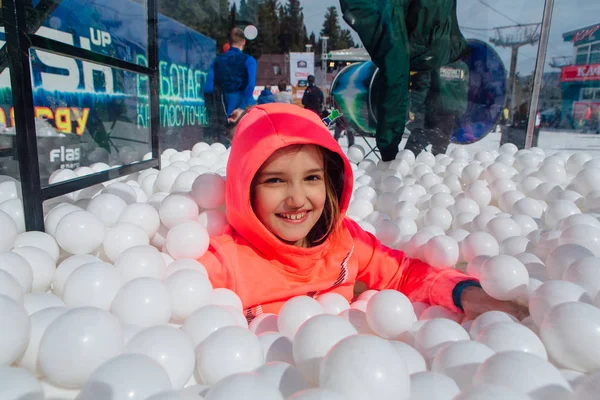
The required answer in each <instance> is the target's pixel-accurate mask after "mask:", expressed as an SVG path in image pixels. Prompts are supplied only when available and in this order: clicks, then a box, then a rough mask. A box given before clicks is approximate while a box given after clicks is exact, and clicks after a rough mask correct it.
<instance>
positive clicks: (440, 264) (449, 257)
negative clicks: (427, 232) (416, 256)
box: [424, 235, 459, 269]
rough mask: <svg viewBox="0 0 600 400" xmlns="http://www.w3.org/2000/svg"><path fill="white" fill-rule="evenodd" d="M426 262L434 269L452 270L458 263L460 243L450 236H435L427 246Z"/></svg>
mask: <svg viewBox="0 0 600 400" xmlns="http://www.w3.org/2000/svg"><path fill="white" fill-rule="evenodd" d="M424 250H425V261H426V262H427V263H428V264H429V265H431V266H432V267H434V268H440V269H441V268H451V267H453V266H454V265H456V263H457V262H458V255H459V250H458V243H457V242H456V240H454V239H453V238H451V237H450V236H444V235H440V236H434V237H432V238H431V239H429V241H428V242H427V243H426V244H425V249H424Z"/></svg>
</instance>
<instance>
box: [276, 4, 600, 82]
mask: <svg viewBox="0 0 600 400" xmlns="http://www.w3.org/2000/svg"><path fill="white" fill-rule="evenodd" d="M280 1H281V0H280ZM300 4H301V5H302V7H303V9H304V22H305V25H306V29H307V31H308V33H309V34H310V32H311V31H314V32H315V34H316V35H317V36H318V35H319V32H320V31H321V26H322V24H323V20H324V16H325V12H326V10H327V8H328V7H330V6H336V7H337V8H338V12H339V1H338V0H300ZM457 4H458V22H459V24H460V25H461V26H463V27H464V29H463V34H464V35H465V37H466V38H467V39H470V38H473V39H479V40H483V41H486V42H488V43H489V38H490V37H493V36H494V33H495V32H494V30H493V29H492V28H494V27H501V26H508V25H516V24H528V23H541V22H542V13H543V9H544V0H500V1H492V0H458V3H457ZM340 23H341V25H342V26H343V27H344V28H349V26H348V25H346V23H345V22H344V21H343V20H342V19H341V12H340ZM598 23H600V1H598V0H555V2H554V12H553V18H552V22H551V28H550V40H549V45H548V53H547V56H546V61H547V62H546V66H545V72H551V71H556V72H558V71H559V70H557V69H552V68H550V67H549V66H548V62H550V61H551V60H552V57H559V56H572V54H573V45H572V44H571V43H567V42H564V41H563V39H562V34H563V33H565V32H569V31H572V30H576V29H579V28H583V27H586V26H588V25H594V24H598ZM473 28H476V29H473ZM349 29H350V28H349ZM353 36H354V38H355V39H358V37H357V36H356V34H354V35H353ZM496 51H497V52H498V54H499V55H500V57H501V58H502V60H503V61H504V64H505V66H506V68H507V69H508V68H509V66H510V49H509V48H496ZM537 51H538V46H537V45H535V46H532V45H528V46H524V47H521V48H520V50H519V56H518V59H517V60H518V62H517V71H519V72H520V73H521V74H522V75H529V74H530V73H532V72H533V71H534V70H535V63H536V57H537Z"/></svg>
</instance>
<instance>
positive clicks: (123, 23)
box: [28, 0, 148, 63]
mask: <svg viewBox="0 0 600 400" xmlns="http://www.w3.org/2000/svg"><path fill="white" fill-rule="evenodd" d="M145 4H146V1H145V0H33V10H32V12H30V13H29V19H28V25H29V30H30V31H31V32H34V33H35V34H37V35H39V36H43V37H46V38H49V39H53V40H57V41H59V42H63V43H67V44H70V45H72V46H75V47H80V48H84V49H87V50H91V51H93V52H96V53H101V54H105V55H109V56H111V57H114V58H118V59H121V60H124V61H128V62H131V63H137V62H138V56H140V55H142V56H146V55H147V54H148V51H147V47H148V33H147V24H146V9H145Z"/></svg>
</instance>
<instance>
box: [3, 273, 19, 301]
mask: <svg viewBox="0 0 600 400" xmlns="http://www.w3.org/2000/svg"><path fill="white" fill-rule="evenodd" d="M0 295H3V296H6V297H8V298H10V299H12V300H14V301H15V302H16V303H18V304H23V300H24V297H25V289H23V286H21V284H20V283H19V281H18V280H17V279H16V278H15V277H14V276H12V275H11V274H9V273H8V272H6V271H4V270H1V269H0Z"/></svg>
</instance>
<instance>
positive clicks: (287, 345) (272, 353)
mask: <svg viewBox="0 0 600 400" xmlns="http://www.w3.org/2000/svg"><path fill="white" fill-rule="evenodd" d="M258 341H259V342H260V345H261V347H262V349H263V354H264V356H265V362H266V363H271V362H284V363H287V364H290V365H294V354H293V353H294V351H293V344H292V341H291V340H290V339H289V338H288V337H286V336H284V335H283V334H281V333H279V332H264V333H261V334H260V335H258Z"/></svg>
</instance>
